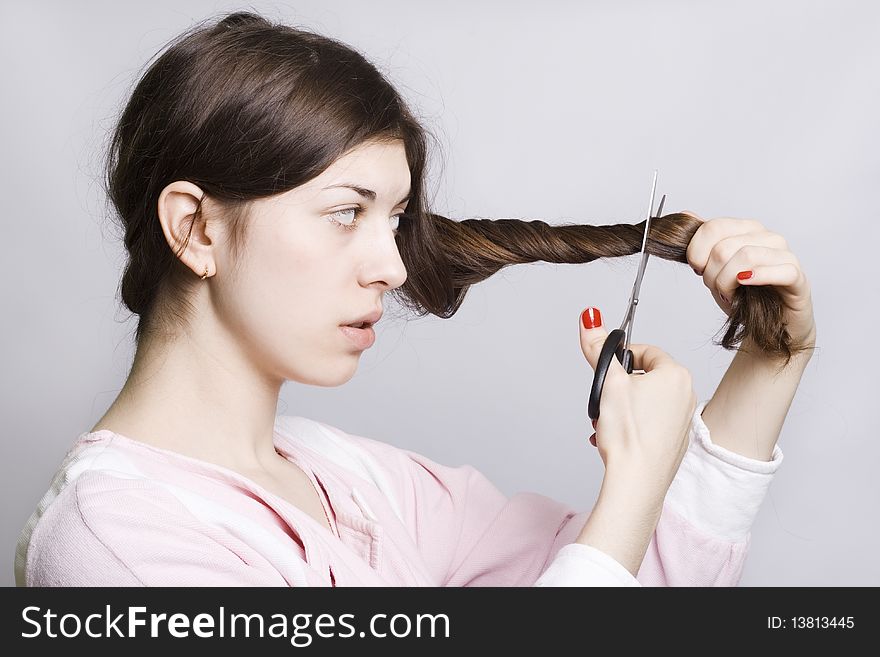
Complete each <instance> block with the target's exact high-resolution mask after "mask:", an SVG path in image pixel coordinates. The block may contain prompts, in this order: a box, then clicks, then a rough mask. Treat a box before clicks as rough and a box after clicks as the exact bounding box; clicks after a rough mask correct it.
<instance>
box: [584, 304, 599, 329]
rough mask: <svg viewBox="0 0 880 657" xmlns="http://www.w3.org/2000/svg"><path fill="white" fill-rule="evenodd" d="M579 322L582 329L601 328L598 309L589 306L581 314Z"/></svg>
mask: <svg viewBox="0 0 880 657" xmlns="http://www.w3.org/2000/svg"><path fill="white" fill-rule="evenodd" d="M581 322H583V324H584V328H588V329H591V328H597V327H599V326H602V313H600V312H599V309H598V308H593V307H592V306H590V307H589V308H587V309H586V310H585V311H584V312H583V313H581Z"/></svg>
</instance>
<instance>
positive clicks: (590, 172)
mask: <svg viewBox="0 0 880 657" xmlns="http://www.w3.org/2000/svg"><path fill="white" fill-rule="evenodd" d="M876 7H877V5H876V4H875V3H870V2H862V3H854V2H839V1H836V2H803V1H800V2H775V3H768V2H738V3H736V5H735V7H732V6H731V3H708V2H601V3H600V2H592V3H589V2H561V1H556V2H546V3H541V4H540V7H539V5H538V4H537V3H535V2H504V3H502V2H459V3H451V2H446V3H443V6H442V7H441V5H440V3H416V2H411V1H401V0H399V1H385V2H343V1H334V2H328V1H321V2H288V3H284V2H272V3H263V2H255V3H251V4H249V5H244V4H238V3H225V2H197V1H193V0H162V1H158V0H154V1H153V2H150V3H120V2H110V1H108V2H76V3H74V2H57V3H47V2H43V3H36V2H33V3H31V2H28V3H10V2H4V3H3V5H2V15H0V26H2V27H0V30H2V38H0V54H2V61H3V62H4V65H3V66H2V67H0V85H2V89H3V90H4V92H3V96H4V102H3V103H2V104H0V130H2V144H3V149H2V155H0V167H2V169H0V184H2V186H3V188H2V192H3V194H2V198H3V204H4V216H3V242H2V247H0V249H2V258H0V274H2V275H0V291H2V299H3V308H4V310H3V313H2V335H0V345H2V350H3V352H2V358H3V368H2V369H3V375H2V390H0V392H2V394H0V403H2V417H3V421H4V425H5V429H4V432H3V448H4V458H3V459H2V466H0V467H2V485H3V487H4V490H3V493H4V499H5V500H6V502H5V504H4V505H3V517H2V523H0V553H2V554H5V555H6V557H5V558H6V562H5V563H6V564H7V566H6V567H5V568H2V569H0V578H2V579H0V583H2V584H6V585H9V584H12V583H13V574H12V562H13V551H14V546H15V541H16V539H17V536H18V533H19V531H20V529H21V527H22V525H23V524H24V522H25V521H26V519H27V517H28V516H29V514H30V513H31V511H32V510H33V508H34V507H35V506H36V504H37V502H38V500H39V499H40V497H41V496H42V494H43V492H44V491H45V490H46V488H47V486H48V484H49V480H50V477H51V475H52V474H53V472H54V471H55V469H56V468H57V466H58V464H59V463H60V460H61V458H62V457H63V455H64V453H65V451H66V450H67V449H68V447H69V446H70V444H71V443H72V442H73V440H74V439H75V438H76V436H77V435H78V434H79V433H81V432H82V431H85V430H87V429H88V428H90V427H91V426H92V425H93V424H94V423H95V422H96V421H97V419H98V418H99V417H100V416H101V415H102V414H103V412H104V410H105V409H106V408H107V406H108V405H109V404H110V403H111V401H112V400H113V399H114V397H115V395H116V393H117V392H118V390H119V388H120V387H121V385H122V383H123V381H124V379H125V376H126V374H127V372H128V368H129V365H130V360H131V356H132V351H133V350H132V344H131V339H130V332H131V331H132V330H133V328H134V322H133V320H132V321H129V322H126V321H125V318H126V315H127V312H124V311H123V310H121V306H120V304H119V303H118V301H117V299H116V298H115V292H116V286H117V284H118V279H119V275H120V272H121V268H122V264H123V251H122V248H121V246H120V243H119V242H118V241H117V240H116V238H115V232H114V231H113V230H112V229H111V227H110V225H109V224H108V222H107V220H106V217H105V216H104V199H103V197H102V196H101V191H100V187H99V186H98V184H97V180H98V176H99V175H100V171H99V169H98V165H99V162H100V156H101V155H102V149H103V147H104V144H105V141H106V138H107V133H108V131H109V130H110V128H111V127H112V125H113V121H114V118H115V113H116V111H117V110H118V108H119V106H120V104H121V103H122V102H123V101H124V99H125V98H126V97H127V93H128V91H129V90H130V88H131V85H132V84H133V82H134V79H135V76H136V75H137V74H138V72H139V71H140V70H141V67H142V66H143V65H144V63H145V62H146V61H147V60H148V59H149V58H150V57H151V56H152V55H153V54H154V52H156V51H157V50H158V49H160V48H161V47H162V46H163V44H164V43H165V42H166V41H167V40H168V39H170V38H172V37H174V36H175V35H176V34H178V33H179V32H180V31H182V30H183V29H185V28H187V27H189V26H190V25H191V24H192V22H194V21H197V20H200V19H203V18H205V17H207V16H209V15H212V14H214V13H215V12H218V11H221V10H228V9H241V8H253V9H256V10H258V11H260V12H262V13H265V14H266V15H267V16H269V17H271V18H275V19H283V20H285V21H286V22H290V23H293V24H296V25H299V26H302V27H308V28H311V29H314V30H316V31H319V32H321V33H324V34H327V35H330V36H333V37H336V38H339V39H341V40H343V41H345V42H347V43H349V44H350V45H352V46H354V47H355V48H357V49H359V50H360V51H361V52H363V53H365V54H366V55H367V56H368V58H370V59H371V60H372V61H374V62H375V63H376V64H377V65H378V66H379V67H380V69H381V70H383V71H385V72H386V73H387V74H388V75H389V76H390V77H391V78H392V80H393V81H394V82H395V83H396V84H397V85H398V86H399V88H400V89H401V90H402V91H403V93H404V94H405V95H406V97H407V98H408V99H409V100H410V101H411V102H412V103H413V104H414V105H415V106H416V108H417V110H418V111H419V112H420V113H421V114H422V115H423V116H424V117H425V123H426V125H427V126H428V127H429V129H431V130H432V131H433V132H434V133H435V134H436V135H437V137H438V139H439V141H440V146H441V150H440V151H439V152H438V151H437V150H435V152H434V158H435V159H434V162H433V164H432V174H431V175H432V178H431V189H432V190H433V200H434V208H435V209H436V210H437V211H438V212H440V213H443V214H447V215H449V216H453V217H457V218H465V217H492V218H528V219H532V218H540V219H544V220H546V221H548V222H549V223H560V222H564V221H578V222H583V223H616V222H637V221H640V220H641V218H642V217H641V214H642V212H643V211H644V206H645V205H646V199H647V192H648V190H649V186H650V180H651V175H652V172H653V170H654V169H655V168H657V169H659V171H660V177H659V184H658V190H659V191H660V192H661V193H666V194H668V198H667V205H666V209H667V211H671V210H674V209H688V210H691V211H693V212H696V213H697V214H699V215H700V216H701V217H703V218H706V219H709V218H714V217H719V216H729V217H739V218H752V219H757V220H759V221H761V222H762V223H764V225H765V226H767V227H768V228H769V229H770V230H773V231H776V232H779V233H782V234H783V235H784V236H785V237H786V239H787V240H788V242H789V244H790V246H791V249H792V251H793V252H794V253H795V254H796V255H797V256H798V258H799V259H800V261H801V263H802V264H803V267H804V270H805V271H806V273H807V276H808V278H809V279H810V281H811V283H812V286H813V300H814V304H815V310H816V316H817V322H818V346H819V350H818V352H817V353H816V355H815V356H814V358H813V360H812V361H811V363H810V365H809V367H808V369H807V371H806V373H805V374H804V378H803V381H802V384H801V387H800V389H799V391H798V393H797V396H796V397H795V400H794V403H793V405H792V408H791V411H790V413H789V416H788V419H787V421H786V424H785V427H784V429H783V433H782V437H781V438H780V446H781V447H782V449H783V451H784V453H785V463H784V464H783V467H782V468H781V469H780V470H779V472H778V473H777V475H776V478H775V480H774V482H773V485H772V487H771V489H770V491H769V494H768V496H767V498H766V501H765V503H764V506H763V507H762V509H761V512H760V515H759V516H758V518H757V521H756V523H755V525H754V528H753V536H752V549H751V553H750V556H749V558H748V561H747V564H746V568H745V573H744V576H743V579H742V584H743V585H744V586H752V585H771V586H780V585H821V586H825V585H874V586H876V585H878V584H880V566H878V564H877V559H876V554H877V552H878V547H880V546H878V514H877V503H878V501H880V494H878V493H880V486H878V476H877V466H878V456H880V445H878V440H877V437H878V436H877V433H878V432H877V429H876V428H875V425H874V421H873V420H872V419H870V418H869V415H870V413H869V411H868V407H869V406H871V405H874V404H876V403H877V399H876V397H877V395H876V391H877V385H876V383H875V377H874V375H873V371H874V370H876V363H877V356H876V350H875V347H874V345H873V344H871V343H870V342H869V341H867V340H864V339H862V335H863V334H868V335H869V336H870V335H872V334H874V333H875V332H876V326H877V321H878V319H880V316H878V313H877V310H876V306H875V305H874V304H875V303H876V300H877V296H878V295H877V292H878V284H877V278H876V272H877V269H876V261H877V243H878V230H877V222H878V213H877V210H876V208H877V206H878V198H877V191H878V184H877V183H878V180H880V165H878V162H880V160H878V155H877V151H878V148H877V146H878V120H877V117H878V116H880V82H878V80H880V78H878V64H880V41H878V40H877V34H878V32H880V29H878V28H880V11H878V9H877V8H876ZM636 266H637V260H636V258H634V257H629V258H621V259H617V260H614V261H612V262H610V263H593V264H591V265H589V266H561V265H552V264H543V263H542V264H536V265H530V266H520V267H515V268H511V269H508V270H505V271H503V272H502V273H500V274H498V275H496V276H495V277H493V278H492V279H490V280H488V281H486V282H485V283H483V284H481V285H479V286H476V287H475V288H473V289H472V290H471V291H470V293H469V296H468V297H467V299H466V301H465V303H464V305H463V307H462V308H461V310H460V311H459V313H458V314H457V315H456V316H455V317H454V318H452V319H451V320H448V321H443V320H440V319H438V318H436V317H432V316H429V317H426V318H423V319H420V320H413V319H408V318H407V317H406V316H405V314H404V312H403V311H402V309H400V308H399V307H390V308H389V310H388V313H387V315H386V319H385V321H383V322H382V323H381V324H380V325H379V328H378V331H377V333H378V342H377V344H376V345H375V346H374V347H373V348H372V349H370V350H368V351H367V352H366V353H365V354H364V355H363V356H362V361H361V367H360V369H359V371H358V373H357V375H356V376H355V378H354V379H353V380H351V381H350V382H349V383H348V384H346V385H344V386H341V387H339V388H319V387H309V386H304V385H301V384H297V383H288V384H286V385H285V387H284V389H283V393H282V399H281V401H280V404H279V408H278V412H279V413H283V414H293V415H305V416H309V417H313V418H315V419H318V420H321V421H324V422H328V423H331V424H334V425H335V426H338V427H340V428H342V429H344V430H346V431H349V432H350V433H356V434H359V435H365V436H369V437H372V438H376V439H379V440H384V441H386V442H389V443H392V444H395V445H398V446H401V447H406V448H409V449H413V450H415V451H418V452H421V453H423V454H426V455H428V456H430V457H431V458H434V459H435V460H437V461H440V462H442V463H446V464H450V465H457V464H462V463H471V464H473V465H474V466H475V467H477V468H478V469H480V470H482V471H483V472H484V473H485V474H486V475H487V476H488V477H489V478H490V479H491V480H492V481H493V482H495V483H496V485H497V486H498V487H499V488H500V489H501V490H502V491H504V492H505V493H506V494H508V495H512V494H513V493H515V492H517V491H523V490H531V491H536V492H540V493H543V494H546V495H548V496H550V497H553V498H556V499H558V500H562V501H565V502H567V503H569V504H571V505H573V506H574V507H576V508H577V509H579V510H582V509H588V508H590V507H591V506H592V503H593V501H594V500H595V496H596V495H597V493H598V490H599V485H600V483H601V479H602V473H603V466H602V462H601V459H600V458H599V455H598V453H597V452H596V450H595V449H594V448H593V447H592V446H590V444H589V442H588V441H587V438H588V436H589V435H590V433H591V432H592V429H591V427H590V425H589V421H588V419H587V417H586V400H587V396H588V393H589V388H588V386H589V385H590V382H591V374H592V372H591V370H590V368H589V365H588V364H587V362H586V360H585V359H584V357H583V355H582V353H581V350H580V347H579V344H578V329H577V321H578V315H579V313H580V311H581V310H582V309H583V308H585V307H586V306H589V305H595V306H598V307H599V308H601V310H602V312H603V315H604V316H605V318H606V322H607V323H611V324H614V325H616V324H617V323H618V322H619V321H620V318H621V316H622V313H623V310H624V304H625V302H626V300H627V297H628V295H629V292H630V287H631V285H632V279H633V276H634V274H635V269H636ZM723 320H724V316H723V314H722V313H721V311H720V310H719V309H718V308H717V307H716V306H715V304H714V302H713V300H712V298H711V296H710V294H709V291H708V290H707V289H706V288H705V287H704V286H703V283H702V280H701V279H699V278H698V277H696V276H695V275H694V274H693V272H692V271H691V270H690V269H689V268H688V267H687V266H684V265H681V264H676V263H670V262H665V261H661V260H659V259H656V258H652V259H651V260H650V261H649V264H648V269H647V274H646V277H645V282H644V285H643V288H642V298H641V304H640V306H639V313H638V317H637V321H636V324H635V332H634V335H633V341H634V342H647V343H652V344H656V345H659V346H660V347H661V348H663V349H664V350H666V351H667V352H668V353H670V354H671V355H672V356H673V358H675V359H676V360H678V361H679V362H681V363H683V364H685V365H686V366H687V367H688V368H689V369H690V370H691V372H692V373H693V375H694V379H695V386H696V389H697V392H698V395H699V397H700V399H701V400H702V399H708V398H709V397H711V394H712V392H713V391H714V390H715V387H716V386H717V384H718V382H719V381H720V379H721V376H722V375H723V373H724V371H725V369H726V367H727V365H728V364H729V362H730V360H731V359H732V357H733V354H732V353H731V352H726V351H724V350H723V349H721V348H720V347H717V346H716V345H714V344H713V343H712V339H713V337H718V338H720V333H716V332H717V331H718V329H720V327H721V325H722V324H723Z"/></svg>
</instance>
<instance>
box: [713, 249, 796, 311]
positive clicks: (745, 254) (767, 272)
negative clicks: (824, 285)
mask: <svg viewBox="0 0 880 657" xmlns="http://www.w3.org/2000/svg"><path fill="white" fill-rule="evenodd" d="M747 272H751V274H748V273H747ZM756 272H758V273H760V275H761V278H760V279H759V278H757V277H756ZM740 273H742V274H743V277H742V278H740ZM800 280H801V268H800V263H799V262H798V259H797V257H796V256H795V255H794V253H792V252H791V251H788V250H783V249H773V248H768V247H764V246H752V245H749V246H744V247H742V248H741V249H740V250H739V251H737V252H736V253H735V254H734V256H733V257H732V258H731V259H730V261H729V262H728V263H727V264H726V265H725V266H724V267H723V268H722V269H721V271H719V272H718V276H717V278H716V279H715V283H714V291H715V292H717V293H718V295H719V296H720V297H721V298H722V300H723V301H724V303H727V304H729V303H730V302H731V300H732V299H733V294H734V292H736V288H738V287H740V286H741V285H776V286H778V287H780V288H788V291H789V292H791V293H792V294H793V295H796V294H797V293H799V292H800V290H798V289H796V288H797V284H798V282H799V281H800ZM710 289H712V288H710ZM780 291H782V290H780Z"/></svg>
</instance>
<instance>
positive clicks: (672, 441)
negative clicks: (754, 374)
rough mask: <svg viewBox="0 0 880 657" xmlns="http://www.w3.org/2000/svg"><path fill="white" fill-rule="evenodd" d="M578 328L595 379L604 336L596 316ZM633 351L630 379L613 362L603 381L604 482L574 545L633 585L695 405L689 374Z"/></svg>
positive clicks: (650, 351)
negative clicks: (613, 563)
mask: <svg viewBox="0 0 880 657" xmlns="http://www.w3.org/2000/svg"><path fill="white" fill-rule="evenodd" d="M585 316H586V318H587V322H586V323H588V324H589V323H590V320H593V322H595V321H596V320H597V319H598V320H599V323H598V324H596V325H594V327H593V328H586V327H585V326H584V317H585ZM578 321H579V322H580V339H581V349H582V351H583V352H584V356H585V357H586V358H587V361H588V362H589V363H590V367H592V368H593V371H594V372H595V370H596V363H597V362H598V360H599V354H600V353H601V351H602V345H603V344H604V342H605V338H606V337H607V336H608V333H607V331H605V329H604V328H602V326H601V314H600V313H599V311H598V309H597V308H587V310H586V311H584V313H583V314H582V315H581V317H580V318H579V320H578ZM630 350H631V351H632V352H633V374H627V373H626V370H625V369H623V365H621V364H620V361H618V360H617V358H612V359H611V366H610V367H609V368H608V372H607V374H606V376H605V382H604V384H603V387H602V397H601V399H600V402H599V419H598V420H597V421H595V422H594V428H595V429H596V442H595V444H596V447H597V448H598V449H599V455H600V456H601V457H602V461H603V462H604V463H605V478H604V480H603V481H602V489H601V490H600V492H599V498H598V499H597V501H596V504H595V506H594V507H593V511H592V513H591V514H590V516H589V518H587V521H586V523H585V524H584V527H583V529H582V530H581V533H580V534H579V535H578V538H577V539H576V542H577V543H582V544H584V545H589V546H591V547H594V548H596V549H599V550H601V551H602V552H604V553H606V554H608V555H610V556H611V557H613V558H614V559H615V560H617V561H618V562H619V563H620V564H621V565H623V566H624V567H625V568H626V569H627V570H628V571H629V572H630V573H631V574H632V575H633V577H636V576H637V575H638V572H639V568H640V567H641V563H642V560H643V559H644V557H645V552H646V551H647V549H648V545H650V542H651V537H652V536H653V534H654V530H655V528H656V526H657V522H658V520H659V519H660V514H661V511H662V508H663V501H664V499H665V498H666V492H667V490H668V489H669V485H670V484H671V483H672V480H673V478H674V477H675V473H676V472H678V467H679V465H681V461H682V459H683V458H684V455H685V453H686V452H687V447H688V430H689V428H690V424H691V420H692V418H693V414H694V411H695V410H696V406H697V398H696V395H695V393H694V389H693V381H692V378H691V374H690V372H688V370H687V369H686V368H685V367H683V366H682V365H679V364H678V363H676V362H675V361H674V360H672V358H671V357H670V356H669V355H668V354H666V353H665V352H663V351H662V350H661V349H659V348H658V347H654V346H652V345H645V344H632V345H630ZM637 370H643V371H644V373H643V374H638V373H637V372H636V371H637Z"/></svg>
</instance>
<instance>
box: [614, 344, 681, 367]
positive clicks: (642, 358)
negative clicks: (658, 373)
mask: <svg viewBox="0 0 880 657" xmlns="http://www.w3.org/2000/svg"><path fill="white" fill-rule="evenodd" d="M629 350H630V351H631V352H632V354H633V370H637V369H638V370H644V371H645V372H650V371H652V370H656V369H657V368H658V367H666V366H669V365H675V361H674V360H673V359H672V356H670V355H669V354H667V353H666V352H665V351H663V350H662V349H661V348H660V347H656V346H654V345H652V344H631V345H630V346H629ZM615 360H616V359H615Z"/></svg>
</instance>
